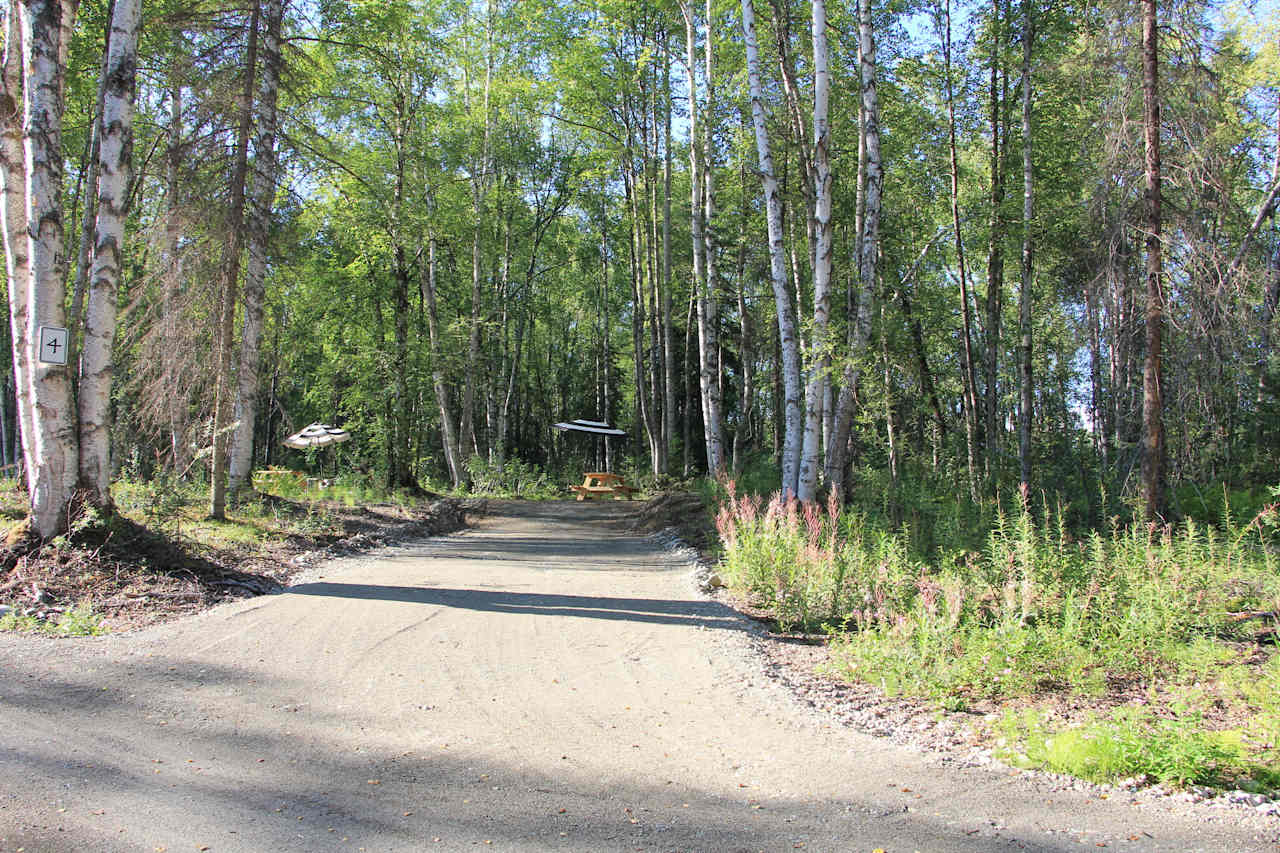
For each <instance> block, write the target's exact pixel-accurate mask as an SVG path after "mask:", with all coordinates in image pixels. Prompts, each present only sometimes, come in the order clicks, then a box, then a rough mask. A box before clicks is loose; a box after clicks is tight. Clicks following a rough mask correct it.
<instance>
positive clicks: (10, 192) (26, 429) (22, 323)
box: [0, 0, 35, 495]
mask: <svg viewBox="0 0 1280 853" xmlns="http://www.w3.org/2000/svg"><path fill="white" fill-rule="evenodd" d="M21 34H22V28H21V21H20V20H19V12H18V4H17V0H10V2H9V3H7V4H6V6H5V40H4V68H3V74H2V75H0V122H2V123H3V124H0V181H2V182H3V193H4V203H3V206H0V215H2V216H3V218H4V256H5V279H6V281H7V282H8V284H9V287H8V291H9V330H10V335H11V341H10V343H11V348H12V363H13V377H14V386H15V387H14V402H15V408H16V411H17V413H18V417H17V420H18V424H17V434H18V436H19V437H20V440H21V444H22V460H23V473H24V475H25V477H26V485H27V494H29V495H32V494H35V479H34V477H35V465H34V464H33V462H32V454H33V453H34V451H35V427H34V420H33V418H34V407H33V405H32V404H33V399H32V396H31V370H32V368H33V367H34V365H33V364H32V363H31V361H30V357H29V352H28V350H29V344H28V340H27V327H28V324H29V319H30V298H31V294H30V269H29V263H28V257H27V251H28V250H27V167H26V159H25V154H24V153H23V149H22V129H23V128H22V125H23V109H22V106H23V105H22V35H21Z"/></svg>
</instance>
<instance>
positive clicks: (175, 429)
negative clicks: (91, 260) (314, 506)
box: [160, 63, 191, 474]
mask: <svg viewBox="0 0 1280 853" xmlns="http://www.w3.org/2000/svg"><path fill="white" fill-rule="evenodd" d="M169 89H170V92H169V140H168V150H167V151H166V152H165V160H166V175H165V184H166V187H165V192H166V198H165V235H164V253H163V262H164V272H163V282H162V294H163V295H162V297H161V299H162V304H161V309H160V310H161V312H162V315H163V317H162V320H161V322H162V324H163V328H164V335H165V338H166V339H167V340H176V339H177V329H178V324H179V323H180V322H181V318H180V317H179V316H178V313H179V307H178V295H179V294H180V293H181V292H182V286H183V277H182V258H181V255H180V254H179V249H178V238H179V237H180V236H181V233H182V225H181V222H180V214H179V211H180V210H181V205H180V203H179V197H178V193H179V175H180V174H181V168H182V157H183V145H182V81H181V79H180V78H179V76H178V73H177V70H176V63H175V64H174V67H171V68H170V71H169ZM160 358H161V370H162V371H163V376H164V385H165V387H167V388H168V389H169V395H168V401H167V402H166V406H167V410H168V411H167V414H168V420H169V453H170V458H171V463H172V466H173V472H174V474H181V473H182V472H184V471H186V470H187V468H188V466H189V465H190V464H191V451H190V441H189V440H188V438H187V418H188V413H187V396H188V395H187V391H186V385H185V383H183V382H182V381H181V380H180V379H179V377H178V369H179V368H178V365H179V359H178V353H177V352H175V351H174V349H173V348H172V347H163V348H162V352H161V356H160Z"/></svg>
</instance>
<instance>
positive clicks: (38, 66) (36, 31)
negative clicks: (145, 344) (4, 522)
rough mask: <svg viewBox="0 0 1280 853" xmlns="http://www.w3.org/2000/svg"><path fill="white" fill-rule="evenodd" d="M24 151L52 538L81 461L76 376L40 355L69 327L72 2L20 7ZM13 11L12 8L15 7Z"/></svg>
mask: <svg viewBox="0 0 1280 853" xmlns="http://www.w3.org/2000/svg"><path fill="white" fill-rule="evenodd" d="M19 9H20V20H21V28H22V33H21V43H22V69H23V80H22V93H23V108H24V119H23V154H24V164H25V169H26V228H25V230H26V238H27V269H28V272H27V276H28V279H27V285H28V294H29V295H28V298H27V300H26V307H27V311H28V314H27V340H26V346H25V349H24V351H23V353H22V354H21V355H22V356H23V357H25V359H26V365H27V369H26V372H27V375H28V377H29V378H28V382H29V385H28V386H27V387H25V388H23V389H22V390H21V392H20V393H25V394H27V395H29V396H28V406H29V407H30V410H31V412H32V414H31V427H32V429H31V436H30V437H29V439H28V440H29V441H30V442H31V451H30V459H31V468H32V471H31V473H30V474H29V483H30V486H31V488H30V500H31V521H32V527H33V529H34V530H35V532H36V533H37V534H38V535H39V536H41V537H49V536H52V535H54V534H55V533H58V532H60V531H61V530H63V529H65V528H66V526H67V521H68V510H69V507H70V503H71V498H72V494H73V492H74V489H75V484H76V479H77V474H78V465H77V451H76V445H77V441H76V429H75V417H74V409H73V407H72V400H71V382H70V377H69V375H68V368H67V367H66V366H64V365H53V364H46V363H42V362H41V361H40V360H39V355H40V353H39V348H40V346H41V341H40V328H41V327H42V326H54V327H65V325H66V312H65V310H64V308H63V305H64V301H65V296H66V284H65V282H66V255H65V249H64V243H63V224H62V113H63V69H64V68H65V65H64V63H63V62H62V57H63V55H64V51H65V46H64V43H63V36H64V34H65V33H66V32H68V31H69V30H70V26H71V20H70V19H71V17H72V14H73V13H72V7H71V5H70V4H69V3H63V2H59V0H26V1H25V2H23V3H21V5H20V6H19ZM11 14H12V13H11Z"/></svg>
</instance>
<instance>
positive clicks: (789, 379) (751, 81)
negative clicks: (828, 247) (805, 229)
mask: <svg viewBox="0 0 1280 853" xmlns="http://www.w3.org/2000/svg"><path fill="white" fill-rule="evenodd" d="M742 31H743V36H744V39H745V41H746V49H747V84H748V88H749V90H750V94H751V121H752V124H753V125H754V127H755V135H756V153H757V155H758V157H759V160H760V182H761V184H762V186H763V190H764V201H765V221H766V224H767V228H768V234H769V278H770V281H771V282H772V284H773V297H774V303H775V304H776V306H777V311H778V338H779V342H780V346H781V351H782V383H783V411H784V417H783V423H784V425H785V426H784V431H783V441H782V495H783V497H784V498H786V497H794V496H795V495H796V494H797V492H798V489H799V473H800V430H801V426H802V424H801V413H800V345H799V336H798V334H797V332H796V314H795V309H794V307H793V306H792V304H791V293H790V291H788V289H787V258H786V251H785V248H784V246H783V242H782V197H781V195H780V194H779V192H778V179H777V177H776V175H775V174H774V170H773V154H772V152H771V151H770V148H769V130H768V126H767V124H766V122H765V113H764V95H763V88H762V86H761V84H760V49H759V44H758V42H757V40H756V16H755V9H754V8H753V6H752V0H742Z"/></svg>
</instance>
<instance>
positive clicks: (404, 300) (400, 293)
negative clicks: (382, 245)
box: [389, 237, 420, 491]
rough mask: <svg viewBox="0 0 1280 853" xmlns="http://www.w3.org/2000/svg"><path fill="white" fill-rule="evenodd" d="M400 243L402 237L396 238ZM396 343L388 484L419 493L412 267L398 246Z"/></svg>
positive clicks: (396, 254)
mask: <svg viewBox="0 0 1280 853" xmlns="http://www.w3.org/2000/svg"><path fill="white" fill-rule="evenodd" d="M396 239H397V240H399V237H397V238H396ZM395 264H396V268H395V277H394V281H395V294H394V297H395V340H394V343H393V344H392V350H391V359H392V365H391V369H392V371H393V373H394V376H393V379H392V383H393V385H392V387H393V393H394V395H395V411H394V412H393V416H392V424H393V429H392V434H393V435H394V436H395V439H394V441H395V444H394V451H393V453H392V456H391V458H392V460H393V463H394V464H393V465H392V467H391V471H390V472H389V473H390V483H389V485H390V486H391V488H393V489H410V490H413V491H416V490H418V489H419V488H420V487H419V485H418V480H417V477H415V476H414V472H413V467H412V464H411V463H412V461H413V460H412V459H410V456H409V452H410V447H411V442H410V435H409V433H410V431H411V430H410V424H411V423H412V418H411V417H410V415H411V411H410V401H409V264H408V262H407V259H406V258H405V251H404V246H403V245H397V246H396V247H395Z"/></svg>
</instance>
